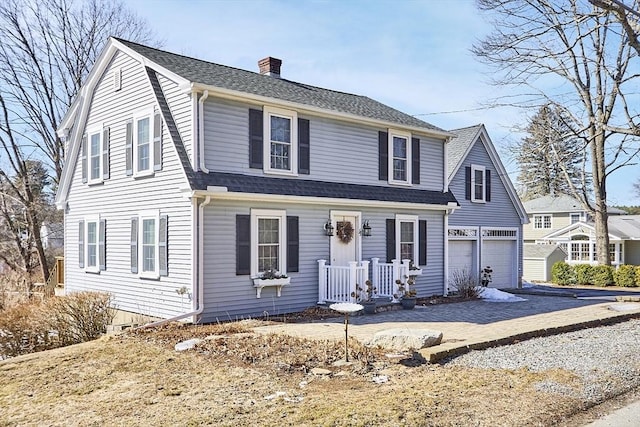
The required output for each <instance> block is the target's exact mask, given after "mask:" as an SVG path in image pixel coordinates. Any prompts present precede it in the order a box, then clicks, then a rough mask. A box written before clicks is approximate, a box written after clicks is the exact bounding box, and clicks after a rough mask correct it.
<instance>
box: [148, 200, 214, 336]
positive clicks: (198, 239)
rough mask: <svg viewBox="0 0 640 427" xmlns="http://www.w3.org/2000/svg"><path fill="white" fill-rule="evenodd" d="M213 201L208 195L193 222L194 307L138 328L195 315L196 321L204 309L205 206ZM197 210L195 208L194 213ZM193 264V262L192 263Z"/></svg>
mask: <svg viewBox="0 0 640 427" xmlns="http://www.w3.org/2000/svg"><path fill="white" fill-rule="evenodd" d="M209 203H211V196H207V197H206V198H205V200H204V202H202V203H200V206H198V210H197V212H198V214H197V218H195V221H193V223H196V222H197V227H196V229H197V231H196V232H195V233H194V237H195V239H194V245H193V247H192V253H193V252H197V255H196V256H195V257H192V259H193V258H195V259H196V260H197V264H198V274H197V275H195V277H194V279H193V284H192V289H195V288H196V287H197V292H196V295H195V298H194V299H193V309H192V311H190V312H188V313H182V314H179V315H177V316H173V317H170V318H168V319H162V320H158V321H157V322H152V323H147V324H146V325H142V326H140V327H139V328H138V329H143V328H153V327H155V326H161V325H164V324H166V323H170V322H175V321H176V320H182V319H185V318H187V317H193V319H192V322H193V323H195V322H196V318H197V316H199V315H200V314H201V313H202V311H203V310H204V265H203V264H204V208H205V207H206V206H207V205H208V204H209ZM195 212H196V210H195V209H194V213H195ZM191 265H193V263H192V264H191Z"/></svg>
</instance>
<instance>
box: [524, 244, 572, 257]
mask: <svg viewBox="0 0 640 427" xmlns="http://www.w3.org/2000/svg"><path fill="white" fill-rule="evenodd" d="M522 247H523V251H522V252H523V256H524V258H537V259H544V258H547V257H548V256H549V255H551V254H552V253H553V252H554V251H562V252H564V251H563V250H562V248H560V246H556V245H537V244H535V243H525V244H524V245H522Z"/></svg>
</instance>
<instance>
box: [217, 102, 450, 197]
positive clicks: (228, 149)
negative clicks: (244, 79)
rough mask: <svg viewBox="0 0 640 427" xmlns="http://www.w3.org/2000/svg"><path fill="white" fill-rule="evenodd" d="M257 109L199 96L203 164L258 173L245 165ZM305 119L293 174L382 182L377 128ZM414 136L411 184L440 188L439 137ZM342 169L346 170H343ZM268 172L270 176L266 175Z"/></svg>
mask: <svg viewBox="0 0 640 427" xmlns="http://www.w3.org/2000/svg"><path fill="white" fill-rule="evenodd" d="M250 108H258V109H259V108H260V107H256V106H250V105H249V104H243V103H239V102H233V101H227V100H221V99H219V98H215V97H209V98H208V99H207V101H205V110H204V124H205V150H204V151H205V153H204V156H205V164H206V166H207V168H208V169H209V170H211V171H216V172H229V173H242V174H247V175H260V176H261V175H264V174H263V172H262V170H261V169H251V168H249V129H248V123H249V118H248V117H249V109H250ZM298 117H299V118H304V119H308V120H309V132H310V141H311V143H310V168H311V173H310V174H309V175H300V176H298V178H299V179H311V180H317V181H329V182H331V181H338V182H346V183H351V184H369V185H380V186H388V185H389V184H388V182H387V181H379V180H378V131H387V129H385V128H383V127H379V128H377V127H372V126H370V125H362V124H357V123H351V122H346V121H340V120H335V119H330V118H325V117H318V116H314V115H309V114H306V113H300V112H299V113H298ZM413 136H414V137H417V138H420V163H421V168H420V170H421V173H420V178H421V180H420V182H421V184H419V185H415V186H414V188H418V189H428V190H438V191H442V189H443V187H444V171H443V170H444V142H443V140H437V139H433V138H429V137H427V136H425V135H420V134H414V135H413ZM345 172H348V173H345ZM272 176H273V175H272Z"/></svg>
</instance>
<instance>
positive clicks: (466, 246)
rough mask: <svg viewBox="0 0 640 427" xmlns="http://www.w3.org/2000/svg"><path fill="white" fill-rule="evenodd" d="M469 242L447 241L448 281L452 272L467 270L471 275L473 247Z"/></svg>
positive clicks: (472, 242) (472, 271)
mask: <svg viewBox="0 0 640 427" xmlns="http://www.w3.org/2000/svg"><path fill="white" fill-rule="evenodd" d="M474 243H475V242H474V241H471V240H449V280H451V278H452V277H453V272H455V271H461V270H463V269H465V268H466V269H467V271H469V273H471V274H473V273H474V272H475V270H474V269H473V245H474Z"/></svg>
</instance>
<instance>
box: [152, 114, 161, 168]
mask: <svg viewBox="0 0 640 427" xmlns="http://www.w3.org/2000/svg"><path fill="white" fill-rule="evenodd" d="M153 170H154V171H159V170H162V116H161V115H160V112H159V111H156V112H155V114H154V115H153Z"/></svg>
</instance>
